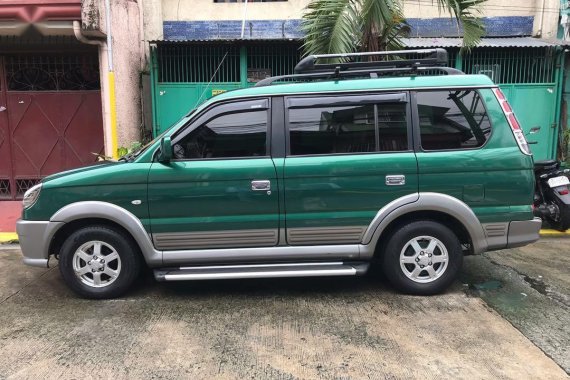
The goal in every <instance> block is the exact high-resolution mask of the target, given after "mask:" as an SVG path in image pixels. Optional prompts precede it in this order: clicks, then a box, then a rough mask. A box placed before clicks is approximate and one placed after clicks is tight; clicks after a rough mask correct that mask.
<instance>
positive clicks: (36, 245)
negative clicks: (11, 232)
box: [16, 219, 63, 268]
mask: <svg viewBox="0 0 570 380" xmlns="http://www.w3.org/2000/svg"><path fill="white" fill-rule="evenodd" d="M62 224H63V223H60V222H44V221H33V220H21V219H20V220H18V222H16V232H17V233H18V240H19V241H20V248H21V250H22V254H23V255H24V264H26V265H31V266H34V267H40V268H47V267H48V260H49V252H48V250H49V243H50V242H51V239H52V237H53V235H54V233H55V231H56V230H57V229H58V228H59V227H60V225H62Z"/></svg>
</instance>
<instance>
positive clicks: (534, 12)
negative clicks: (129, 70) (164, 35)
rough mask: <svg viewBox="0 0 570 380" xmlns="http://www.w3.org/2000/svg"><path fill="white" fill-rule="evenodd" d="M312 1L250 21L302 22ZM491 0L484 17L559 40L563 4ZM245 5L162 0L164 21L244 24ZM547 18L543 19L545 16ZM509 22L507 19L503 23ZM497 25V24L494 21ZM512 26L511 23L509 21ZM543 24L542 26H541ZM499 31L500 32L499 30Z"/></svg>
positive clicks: (427, 0)
mask: <svg viewBox="0 0 570 380" xmlns="http://www.w3.org/2000/svg"><path fill="white" fill-rule="evenodd" d="M309 2H310V1H309V0H288V1H281V2H270V3H258V2H255V3H249V4H248V5H247V20H280V21H285V22H287V21H289V22H292V21H294V20H299V19H300V18H301V16H302V14H303V9H304V8H305V7H306V6H307V4H308V3H309ZM542 3H543V0H511V1H508V2H507V1H505V0H488V1H487V2H486V3H485V5H484V6H483V7H482V13H481V15H482V16H483V17H487V18H489V19H495V18H496V23H498V24H501V23H503V22H505V21H504V20H508V19H509V18H511V17H521V16H522V17H525V16H526V17H533V28H532V34H533V35H536V36H538V35H540V34H542V37H544V38H554V37H556V32H557V28H558V25H557V24H558V8H559V0H544V14H543V12H542V10H543V4H542ZM243 11H244V4H243V3H214V2H213V0H162V17H163V20H164V21H171V22H172V21H228V20H235V21H241V20H242V18H243ZM404 13H405V16H406V18H409V19H433V18H447V17H448V14H446V13H440V12H439V10H438V6H437V1H435V0H434V2H433V3H432V1H431V0H417V1H405V2H404ZM542 14H543V16H542ZM503 18H505V19H503ZM492 21H493V20H492ZM507 22H508V21H507ZM541 23H542V25H541ZM496 28H500V25H499V26H496Z"/></svg>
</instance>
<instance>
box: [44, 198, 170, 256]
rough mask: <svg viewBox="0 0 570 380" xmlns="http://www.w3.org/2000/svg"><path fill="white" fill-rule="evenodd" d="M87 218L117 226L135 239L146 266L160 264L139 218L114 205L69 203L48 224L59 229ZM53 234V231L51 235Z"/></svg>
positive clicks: (158, 252) (87, 202)
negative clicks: (110, 222) (66, 224)
mask: <svg viewBox="0 0 570 380" xmlns="http://www.w3.org/2000/svg"><path fill="white" fill-rule="evenodd" d="M87 218H98V219H106V220H110V221H112V222H115V223H117V224H119V225H120V226H121V227H123V228H124V229H125V230H127V231H128V232H129V233H130V234H131V236H132V237H133V238H134V239H135V241H136V242H137V244H138V245H139V247H140V249H141V252H142V254H143V255H144V258H145V260H146V262H147V264H149V265H160V264H162V252H161V251H157V250H156V249H155V248H154V246H153V245H152V241H151V240H150V237H149V235H148V233H147V232H146V230H145V229H144V227H143V225H142V223H141V221H140V220H139V218H137V217H136V216H135V215H134V214H133V213H131V212H130V211H128V210H125V209H124V208H122V207H119V206H117V205H115V204H112V203H108V202H99V201H85V202H76V203H70V204H68V205H67V206H65V207H63V208H61V209H59V210H58V211H57V212H56V213H55V214H53V215H52V217H51V218H50V222H53V223H54V224H56V223H57V225H58V227H59V228H61V226H63V225H64V224H63V223H70V222H73V221H74V220H79V219H87ZM50 224H51V223H50ZM59 228H58V229H59ZM55 232H56V231H53V233H55Z"/></svg>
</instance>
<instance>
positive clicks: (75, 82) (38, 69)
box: [5, 53, 100, 91]
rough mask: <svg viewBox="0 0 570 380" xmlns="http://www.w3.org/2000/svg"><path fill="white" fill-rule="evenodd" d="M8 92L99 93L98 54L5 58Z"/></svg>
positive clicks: (15, 56) (14, 56) (13, 56)
mask: <svg viewBox="0 0 570 380" xmlns="http://www.w3.org/2000/svg"><path fill="white" fill-rule="evenodd" d="M5 62H6V77H7V82H8V91H78V90H99V89H100V84H99V61H98V57H97V54H86V53H74V54H69V55H62V54H46V55H25V54H22V55H11V56H7V57H6V59H5Z"/></svg>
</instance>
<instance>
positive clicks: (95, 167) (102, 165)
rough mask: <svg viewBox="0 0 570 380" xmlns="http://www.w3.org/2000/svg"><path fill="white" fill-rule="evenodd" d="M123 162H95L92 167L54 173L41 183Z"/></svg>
mask: <svg viewBox="0 0 570 380" xmlns="http://www.w3.org/2000/svg"><path fill="white" fill-rule="evenodd" d="M121 163H124V162H118V161H100V162H97V163H95V164H93V165H89V166H83V167H80V168H77V169H71V170H66V171H63V172H59V173H55V174H52V175H48V176H47V177H44V179H42V182H44V183H45V182H49V181H52V180H54V179H58V178H61V177H65V176H68V175H70V174H78V173H82V172H88V171H91V170H94V169H100V168H104V167H109V166H114V165H118V164H121Z"/></svg>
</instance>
